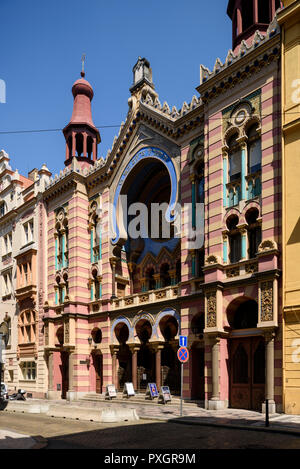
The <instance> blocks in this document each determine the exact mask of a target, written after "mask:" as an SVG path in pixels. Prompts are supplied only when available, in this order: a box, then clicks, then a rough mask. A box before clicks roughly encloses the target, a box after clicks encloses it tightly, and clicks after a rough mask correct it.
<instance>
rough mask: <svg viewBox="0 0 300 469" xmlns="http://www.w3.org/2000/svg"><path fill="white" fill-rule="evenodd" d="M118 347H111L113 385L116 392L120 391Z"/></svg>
mask: <svg viewBox="0 0 300 469" xmlns="http://www.w3.org/2000/svg"><path fill="white" fill-rule="evenodd" d="M118 349H119V348H118V347H111V357H112V384H114V385H115V388H116V390H117V389H118V376H117V373H118V370H117V353H118Z"/></svg>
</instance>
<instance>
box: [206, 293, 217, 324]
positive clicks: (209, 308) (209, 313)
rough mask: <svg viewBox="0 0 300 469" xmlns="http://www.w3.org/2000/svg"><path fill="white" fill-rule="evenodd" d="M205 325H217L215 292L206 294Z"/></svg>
mask: <svg viewBox="0 0 300 469" xmlns="http://www.w3.org/2000/svg"><path fill="white" fill-rule="evenodd" d="M206 302H207V303H206V325H207V327H216V326H217V294H216V292H210V293H208V294H207V295H206Z"/></svg>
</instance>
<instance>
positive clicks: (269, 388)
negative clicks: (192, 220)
mask: <svg viewBox="0 0 300 469" xmlns="http://www.w3.org/2000/svg"><path fill="white" fill-rule="evenodd" d="M274 338H275V333H274V332H268V333H266V334H265V346H266V349H265V356H266V399H269V411H270V413H274V412H275V407H276V406H275V401H274Z"/></svg>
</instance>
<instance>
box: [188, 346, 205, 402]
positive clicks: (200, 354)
mask: <svg viewBox="0 0 300 469" xmlns="http://www.w3.org/2000/svg"><path fill="white" fill-rule="evenodd" d="M191 358H192V373H193V378H192V389H191V398H192V399H197V400H199V401H204V348H195V347H193V348H192V357H191Z"/></svg>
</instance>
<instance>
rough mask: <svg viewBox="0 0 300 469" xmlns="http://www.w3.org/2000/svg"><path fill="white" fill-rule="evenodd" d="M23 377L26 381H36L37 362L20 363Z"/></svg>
mask: <svg viewBox="0 0 300 469" xmlns="http://www.w3.org/2000/svg"><path fill="white" fill-rule="evenodd" d="M20 367H21V372H22V378H23V379H24V380H26V381H34V380H35V379H36V363H35V362H23V363H21V365H20Z"/></svg>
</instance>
